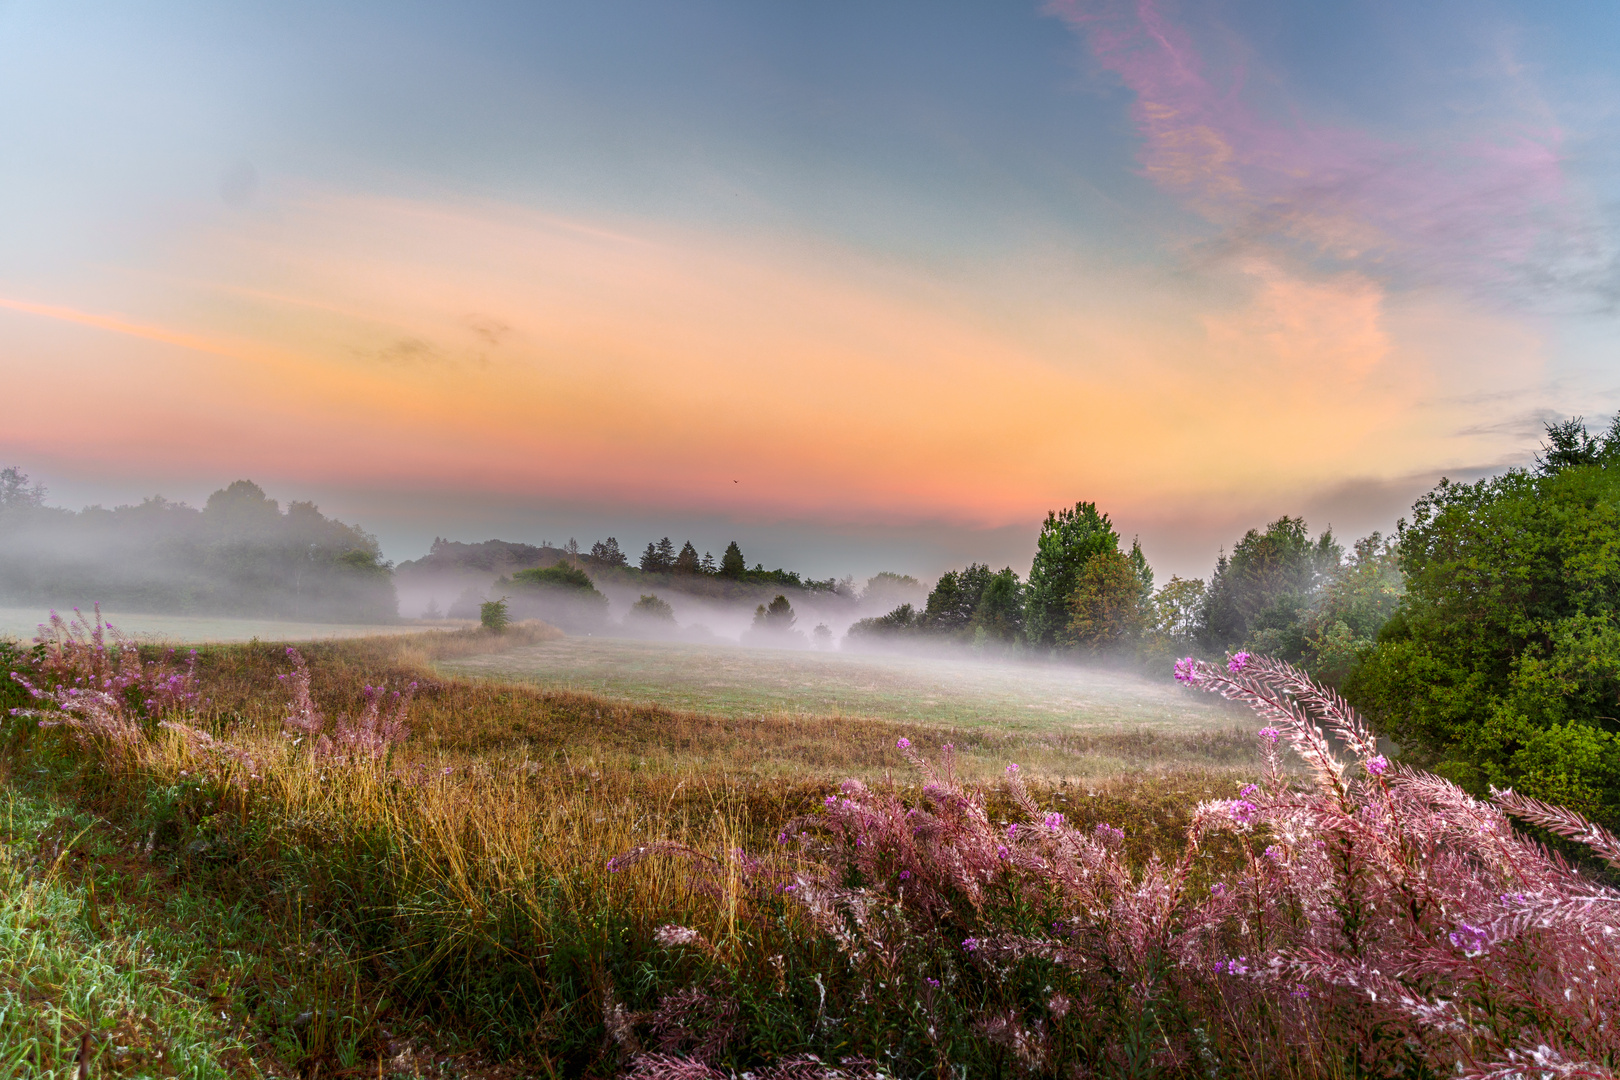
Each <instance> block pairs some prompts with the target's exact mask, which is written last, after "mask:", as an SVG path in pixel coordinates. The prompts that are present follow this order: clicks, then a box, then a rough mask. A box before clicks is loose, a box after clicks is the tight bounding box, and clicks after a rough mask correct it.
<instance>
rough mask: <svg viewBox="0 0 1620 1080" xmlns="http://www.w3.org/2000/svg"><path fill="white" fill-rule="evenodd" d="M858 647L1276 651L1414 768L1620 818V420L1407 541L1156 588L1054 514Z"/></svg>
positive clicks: (1141, 566)
mask: <svg viewBox="0 0 1620 1080" xmlns="http://www.w3.org/2000/svg"><path fill="white" fill-rule="evenodd" d="M850 637H851V638H852V639H853V640H854V641H856V642H857V643H859V642H863V641H864V642H874V641H879V642H881V641H894V640H903V639H907V638H912V639H916V638H932V639H935V640H956V641H967V642H971V643H974V644H980V645H983V644H985V643H987V642H989V641H995V642H999V643H1001V644H1003V645H1004V646H1006V647H1008V648H1015V649H1023V650H1032V651H1044V652H1055V653H1067V654H1072V655H1090V656H1109V657H1113V658H1116V659H1126V660H1133V661H1136V662H1139V663H1142V664H1144V665H1147V666H1149V667H1151V668H1153V669H1155V670H1161V671H1162V670H1165V669H1167V668H1168V666H1169V664H1170V662H1171V660H1172V659H1173V658H1175V657H1179V656H1184V655H1191V656H1195V657H1199V658H1203V659H1209V660H1226V659H1227V658H1230V657H1232V656H1235V655H1239V654H1243V653H1251V654H1257V655H1260V654H1263V655H1268V656H1272V657H1275V658H1278V659H1282V660H1286V661H1288V662H1289V663H1292V664H1294V665H1295V666H1297V667H1299V668H1301V669H1303V670H1304V671H1306V672H1307V673H1309V674H1311V675H1312V676H1314V677H1315V678H1317V679H1318V680H1320V681H1322V682H1325V683H1327V684H1329V685H1332V686H1335V687H1337V688H1338V689H1339V691H1340V692H1342V693H1343V694H1344V695H1345V696H1346V698H1347V699H1348V700H1349V701H1350V702H1351V703H1352V704H1354V705H1355V706H1357V707H1358V708H1359V709H1361V710H1362V711H1363V712H1364V713H1365V714H1366V715H1367V716H1368V717H1369V718H1370V719H1371V720H1372V721H1373V723H1374V724H1375V726H1376V727H1377V729H1378V731H1379V733H1380V734H1381V735H1383V736H1386V737H1388V738H1390V739H1392V740H1394V742H1395V744H1397V745H1398V747H1399V750H1400V753H1401V755H1402V756H1403V758H1404V759H1405V760H1408V761H1411V762H1413V763H1414V764H1417V765H1421V766H1423V767H1425V768H1428V769H1431V770H1433V771H1434V772H1436V773H1438V774H1440V775H1442V776H1444V777H1446V778H1448V779H1450V780H1452V781H1454V782H1456V783H1458V784H1459V785H1461V786H1462V787H1463V788H1464V789H1466V790H1468V791H1470V792H1473V793H1475V794H1477V795H1486V794H1489V792H1490V791H1491V789H1493V788H1497V789H1501V788H1509V787H1511V788H1513V789H1514V790H1516V791H1518V792H1519V793H1521V794H1523V795H1526V796H1529V797H1532V798H1538V799H1542V800H1545V801H1547V802H1550V803H1554V804H1557V805H1562V806H1567V807H1570V808H1571V809H1574V810H1577V811H1579V812H1581V813H1583V814H1585V815H1587V816H1589V817H1591V818H1593V819H1595V820H1598V821H1601V822H1604V823H1606V824H1608V825H1610V826H1615V825H1620V417H1617V418H1616V419H1615V421H1614V423H1612V424H1611V425H1610V426H1609V428H1608V429H1607V430H1606V431H1603V432H1600V433H1596V434H1594V433H1593V432H1591V431H1589V430H1588V429H1587V427H1586V426H1585V424H1584V422H1583V421H1582V420H1581V418H1579V417H1577V418H1575V419H1572V420H1568V421H1565V422H1563V423H1559V424H1554V425H1550V426H1549V427H1548V428H1547V435H1546V441H1545V443H1544V445H1543V446H1542V450H1541V453H1540V455H1538V456H1537V458H1536V460H1535V463H1534V465H1533V466H1532V467H1529V468H1522V469H1509V470H1508V471H1506V472H1505V473H1503V474H1502V475H1499V476H1494V477H1489V478H1486V479H1483V480H1480V481H1477V482H1475V483H1471V484H1468V483H1455V482H1452V481H1450V480H1447V479H1442V480H1441V481H1440V482H1439V484H1438V485H1437V486H1436V487H1435V488H1434V489H1433V490H1431V491H1430V492H1428V493H1427V494H1425V495H1424V496H1422V497H1421V498H1420V499H1418V501H1417V503H1416V504H1415V505H1414V506H1413V508H1412V512H1411V515H1410V518H1403V519H1402V520H1401V521H1400V522H1399V523H1398V524H1397V527H1396V532H1395V535H1394V536H1392V537H1385V536H1383V535H1381V534H1379V533H1373V534H1371V535H1369V536H1366V537H1363V538H1361V539H1359V540H1356V541H1355V542H1354V543H1353V544H1351V546H1350V548H1349V550H1348V551H1347V550H1346V549H1345V547H1344V546H1343V545H1342V544H1341V543H1340V542H1339V540H1338V539H1337V538H1336V537H1335V536H1334V535H1333V533H1332V531H1331V530H1326V531H1323V532H1322V533H1320V534H1318V535H1316V536H1312V535H1311V533H1310V530H1309V528H1308V527H1307V525H1306V523H1305V521H1304V520H1302V519H1301V518H1298V517H1288V516H1284V517H1281V518H1278V519H1277V520H1275V521H1273V522H1271V523H1270V524H1269V525H1267V526H1266V527H1265V528H1264V529H1251V530H1249V531H1248V532H1247V533H1245V534H1244V535H1243V536H1242V537H1240V538H1239V539H1238V540H1237V542H1236V543H1234V544H1233V545H1232V548H1231V550H1230V551H1229V552H1223V553H1222V554H1221V555H1220V556H1219V558H1218V559H1217V561H1216V563H1215V566H1214V569H1213V571H1212V572H1211V574H1210V576H1209V578H1208V579H1207V580H1205V579H1198V578H1194V579H1183V578H1179V577H1172V578H1171V579H1170V580H1169V581H1168V582H1166V583H1165V584H1163V585H1162V586H1160V587H1158V588H1157V589H1155V588H1154V579H1153V573H1152V570H1151V568H1150V567H1149V566H1148V565H1147V561H1146V560H1145V559H1144V558H1143V557H1142V553H1141V549H1140V547H1139V546H1138V545H1137V544H1135V543H1134V542H1133V543H1132V544H1131V545H1130V547H1129V549H1126V547H1125V546H1124V545H1123V543H1122V542H1121V539H1120V537H1119V535H1118V533H1117V532H1116V531H1115V530H1114V528H1113V526H1112V524H1111V522H1110V521H1109V518H1108V515H1107V514H1104V513H1100V512H1099V511H1098V510H1097V508H1096V506H1095V505H1094V504H1092V503H1086V502H1081V503H1077V504H1076V505H1075V506H1074V508H1073V509H1069V510H1062V511H1056V512H1053V513H1051V514H1049V515H1048V516H1047V519H1046V521H1045V523H1044V524H1043V526H1042V529H1041V533H1040V537H1039V539H1038V541H1037V545H1036V551H1035V557H1034V560H1033V564H1032V566H1031V569H1030V575H1029V579H1028V581H1026V582H1023V583H1020V582H1019V581H1018V576H1017V575H1016V574H1015V573H1014V572H1013V571H1012V570H1011V569H1004V570H1002V571H1000V572H996V573H992V572H991V571H990V569H989V568H988V567H986V566H982V565H978V564H974V565H971V566H969V567H968V568H967V569H966V570H961V571H952V572H950V573H947V574H945V575H943V576H942V577H941V578H940V579H939V582H938V584H937V585H936V586H935V587H934V590H933V592H932V593H931V594H930V595H929V597H928V600H927V604H926V606H925V607H924V608H923V609H922V610H920V611H918V610H913V609H912V608H911V607H910V606H909V605H902V606H900V607H897V608H895V609H894V610H893V611H891V612H889V613H888V614H886V615H883V616H881V617H878V618H874V619H866V620H863V621H862V622H860V623H857V624H855V626H854V627H852V628H851V630H850Z"/></svg>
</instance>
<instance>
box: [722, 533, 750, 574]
mask: <svg viewBox="0 0 1620 1080" xmlns="http://www.w3.org/2000/svg"><path fill="white" fill-rule="evenodd" d="M747 571H748V563H746V562H745V561H743V553H742V548H740V547H738V546H737V541H735V540H733V541H732V542H731V543H729V544H727V545H726V553H725V554H724V555H722V556H720V576H721V577H723V578H731V579H732V580H733V581H736V580H739V579H741V577H742V576H743V574H745V573H746V572H747Z"/></svg>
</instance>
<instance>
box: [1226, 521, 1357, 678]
mask: <svg viewBox="0 0 1620 1080" xmlns="http://www.w3.org/2000/svg"><path fill="white" fill-rule="evenodd" d="M1343 557H1344V549H1343V548H1342V547H1340V546H1339V543H1338V541H1336V540H1334V538H1333V531H1332V530H1331V529H1329V530H1327V531H1325V532H1323V533H1322V534H1321V535H1320V536H1318V537H1317V538H1316V539H1315V540H1312V539H1311V536H1310V531H1309V529H1308V528H1307V527H1306V524H1305V521H1304V519H1303V518H1297V517H1281V518H1278V519H1277V520H1276V521H1273V522H1272V523H1271V524H1270V525H1268V526H1266V531H1265V532H1260V531H1258V530H1256V529H1250V530H1249V531H1248V532H1247V533H1245V534H1244V536H1243V538H1242V539H1241V540H1239V541H1238V542H1237V544H1235V545H1234V546H1233V548H1232V554H1231V555H1230V556H1227V555H1222V556H1221V557H1220V558H1219V559H1218V560H1217V561H1216V563H1215V572H1214V574H1213V575H1211V577H1210V580H1209V587H1208V589H1207V591H1206V592H1205V594H1204V609H1203V612H1202V615H1201V618H1200V620H1199V622H1200V627H1199V644H1201V645H1202V646H1203V647H1204V648H1205V649H1206V650H1207V651H1209V652H1211V653H1220V652H1222V651H1229V650H1233V649H1238V648H1246V649H1248V650H1250V651H1251V652H1263V653H1266V654H1267V655H1271V656H1277V657H1279V658H1281V659H1284V660H1299V659H1302V658H1303V657H1304V655H1305V644H1306V643H1305V618H1306V615H1307V612H1308V610H1309V609H1310V606H1311V604H1312V603H1313V602H1314V601H1315V599H1316V594H1317V591H1318V590H1319V589H1320V588H1321V587H1322V586H1323V585H1325V584H1326V583H1327V582H1328V581H1329V580H1330V579H1331V578H1332V576H1333V574H1334V572H1335V571H1336V570H1337V569H1338V566H1339V562H1340V560H1341V559H1342V558H1343Z"/></svg>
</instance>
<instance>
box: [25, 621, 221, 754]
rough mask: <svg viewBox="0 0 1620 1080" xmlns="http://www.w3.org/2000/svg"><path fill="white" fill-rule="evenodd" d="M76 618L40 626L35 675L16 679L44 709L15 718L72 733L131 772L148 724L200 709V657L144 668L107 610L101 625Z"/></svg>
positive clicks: (170, 652) (167, 656)
mask: <svg viewBox="0 0 1620 1080" xmlns="http://www.w3.org/2000/svg"><path fill="white" fill-rule="evenodd" d="M73 616H74V617H73V619H72V620H71V621H69V620H67V619H64V618H63V617H62V616H61V615H59V614H57V613H56V612H54V611H53V612H51V616H50V621H49V622H48V623H42V624H40V628H39V634H38V636H37V637H36V638H35V639H34V640H35V643H36V645H37V646H38V647H37V649H36V650H35V653H34V656H35V659H34V661H33V663H32V664H31V665H30V666H31V669H32V670H31V672H30V675H24V674H23V673H22V672H19V671H13V672H10V676H11V678H12V680H13V681H14V682H16V683H17V684H19V685H20V686H22V687H23V689H25V690H26V691H27V692H28V695H29V697H30V698H32V699H33V701H34V702H36V703H37V704H38V705H39V706H40V707H39V708H34V709H22V708H19V709H12V710H11V715H13V716H19V717H28V718H31V719H34V720H37V721H38V722H39V726H40V727H42V728H54V727H60V728H64V729H66V730H67V731H69V732H71V733H72V734H73V736H74V737H75V738H76V739H77V740H78V741H79V742H80V743H81V744H82V745H84V746H85V747H86V748H95V749H97V750H99V751H101V752H103V753H105V754H106V756H107V759H108V760H109V761H110V762H111V763H113V764H115V765H119V764H127V763H128V762H129V761H130V760H131V759H132V755H133V754H134V752H135V750H136V748H137V746H138V745H139V743H140V741H141V740H142V738H143V736H144V730H145V728H144V723H143V717H151V716H158V715H162V714H165V713H174V712H177V711H178V710H181V709H184V708H186V707H188V706H191V705H193V704H195V703H196V702H197V700H198V693H197V675H196V665H197V653H196V651H195V650H193V651H192V652H191V653H190V655H189V656H188V657H187V658H186V660H185V662H184V663H183V664H182V665H180V666H178V667H177V666H176V665H175V657H174V650H173V649H170V650H168V652H167V653H166V654H165V655H164V656H163V657H161V658H160V659H156V660H148V661H146V662H144V663H143V662H142V661H141V658H140V652H139V650H138V649H137V648H136V647H135V645H134V644H133V643H131V642H130V641H128V640H127V639H126V638H125V637H124V636H123V635H122V634H121V633H119V632H118V630H117V629H115V628H114V627H113V626H112V625H110V624H109V623H107V622H106V621H105V620H103V619H102V617H101V606H100V605H99V604H98V605H96V607H95V619H94V622H92V621H91V620H90V619H87V618H86V617H85V615H84V613H83V612H81V611H79V610H78V609H74V612H73Z"/></svg>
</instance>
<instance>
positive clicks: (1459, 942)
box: [1446, 923, 1491, 953]
mask: <svg viewBox="0 0 1620 1080" xmlns="http://www.w3.org/2000/svg"><path fill="white" fill-rule="evenodd" d="M1446 936H1447V937H1448V938H1449V939H1450V940H1451V943H1452V944H1453V945H1455V946H1456V947H1457V948H1459V949H1461V950H1462V951H1463V952H1466V953H1482V952H1484V951H1485V946H1487V945H1489V944H1490V943H1491V935H1490V932H1489V931H1487V930H1485V929H1483V928H1481V927H1478V926H1474V925H1473V924H1471V923H1458V924H1457V929H1455V930H1453V931H1452V932H1451V933H1449V934H1447V935H1446Z"/></svg>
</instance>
